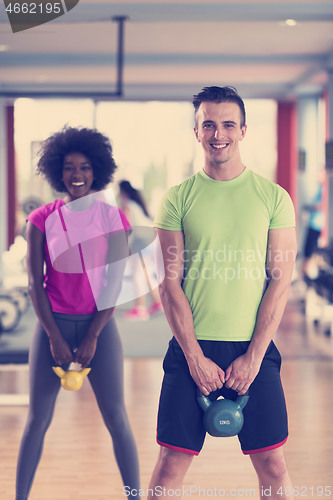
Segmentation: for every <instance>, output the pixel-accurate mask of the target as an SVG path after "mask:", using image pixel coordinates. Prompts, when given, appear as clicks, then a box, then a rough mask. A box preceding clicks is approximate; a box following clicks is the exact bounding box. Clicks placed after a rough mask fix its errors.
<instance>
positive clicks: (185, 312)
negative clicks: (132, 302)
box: [160, 283, 202, 360]
mask: <svg viewBox="0 0 333 500" xmlns="http://www.w3.org/2000/svg"><path fill="white" fill-rule="evenodd" d="M160 296H161V301H162V304H163V309H164V312H165V316H166V318H167V320H168V323H169V325H170V328H171V331H172V333H173V335H174V337H175V338H176V340H177V342H178V343H179V345H180V347H181V348H182V350H183V353H184V356H185V357H186V359H187V360H192V359H195V358H196V357H198V356H200V355H202V350H201V348H200V346H199V344H198V341H197V339H196V336H195V332H194V326H193V316H192V311H191V308H190V305H189V303H188V300H187V298H186V296H185V294H184V292H183V290H182V288H181V286H180V285H179V286H178V285H176V284H173V285H172V286H168V285H167V284H165V283H163V284H162V285H161V286H160Z"/></svg>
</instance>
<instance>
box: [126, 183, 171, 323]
mask: <svg viewBox="0 0 333 500" xmlns="http://www.w3.org/2000/svg"><path fill="white" fill-rule="evenodd" d="M119 195H120V208H121V209H122V210H123V212H124V213H125V214H126V216H127V218H128V220H129V221H130V223H131V226H132V234H131V237H130V247H131V252H132V254H135V253H136V252H138V251H140V250H143V249H146V252H145V258H146V260H147V259H148V258H149V257H150V260H151V261H152V262H153V255H152V254H151V255H149V254H148V251H147V246H148V245H149V244H150V243H151V231H149V230H148V231H147V229H148V228H152V225H153V221H152V218H151V217H150V214H149V212H148V210H147V207H146V203H145V201H144V199H143V197H142V195H141V193H140V191H139V190H138V189H135V188H134V187H133V186H132V184H131V183H130V182H129V181H127V180H122V181H120V182H119ZM131 264H132V269H131V276H132V278H133V283H134V286H135V289H136V297H137V298H136V300H135V304H134V307H133V308H132V309H131V310H130V311H127V312H126V313H125V314H124V318H125V319H128V320H147V319H149V317H150V316H151V315H153V314H155V313H157V312H159V311H162V310H163V307H162V303H161V300H160V296H159V293H158V288H157V284H156V287H155V288H150V295H151V304H150V306H149V308H147V307H146V300H145V295H146V291H145V290H146V286H145V285H146V282H142V270H141V264H140V261H139V260H134V261H132V263H131Z"/></svg>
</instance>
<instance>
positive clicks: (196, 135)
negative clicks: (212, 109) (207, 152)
mask: <svg viewBox="0 0 333 500" xmlns="http://www.w3.org/2000/svg"><path fill="white" fill-rule="evenodd" d="M193 130H194V133H195V138H196V140H197V141H198V142H201V140H200V139H199V136H198V129H197V127H194V128H193Z"/></svg>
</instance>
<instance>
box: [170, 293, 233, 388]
mask: <svg viewBox="0 0 333 500" xmlns="http://www.w3.org/2000/svg"><path fill="white" fill-rule="evenodd" d="M160 293H161V300H162V303H163V307H164V311H165V315H166V317H167V320H168V322H169V325H170V327H171V330H172V333H173V334H174V336H175V338H176V340H177V341H178V343H179V345H180V347H181V348H182V351H183V353H184V356H185V358H186V361H187V364H188V368H189V371H190V374H191V377H192V378H193V380H194V382H195V383H196V384H197V386H198V387H199V389H200V391H201V392H202V393H203V394H205V395H206V396H207V395H208V394H209V393H210V392H212V391H214V390H216V389H220V388H221V387H222V385H223V383H224V371H223V370H222V369H221V368H220V367H219V366H218V365H216V364H215V363H214V362H213V361H212V360H211V359H209V358H206V357H205V355H204V354H203V352H202V349H201V347H200V345H199V343H198V341H197V338H196V336H195V331H194V325H193V316H192V311H191V308H190V305H189V303H188V301H187V298H186V296H185V294H184V292H183V290H182V289H181V287H180V286H179V287H178V286H171V287H170V288H169V287H165V286H162V287H161V288H160Z"/></svg>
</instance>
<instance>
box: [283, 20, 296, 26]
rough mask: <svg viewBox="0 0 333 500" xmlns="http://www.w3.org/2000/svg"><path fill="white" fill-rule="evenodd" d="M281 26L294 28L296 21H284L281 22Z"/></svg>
mask: <svg viewBox="0 0 333 500" xmlns="http://www.w3.org/2000/svg"><path fill="white" fill-rule="evenodd" d="M283 24H284V25H285V26H296V24H297V21H295V19H286V20H285V21H283Z"/></svg>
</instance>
